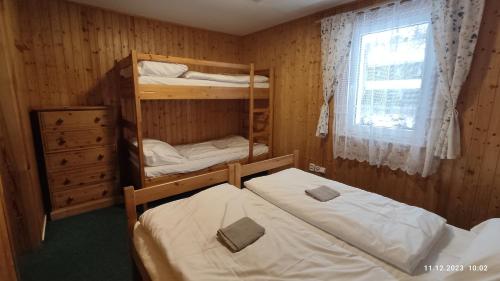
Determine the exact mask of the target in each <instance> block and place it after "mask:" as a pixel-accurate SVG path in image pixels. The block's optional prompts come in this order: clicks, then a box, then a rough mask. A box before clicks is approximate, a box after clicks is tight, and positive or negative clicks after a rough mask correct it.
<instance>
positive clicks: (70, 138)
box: [43, 128, 115, 152]
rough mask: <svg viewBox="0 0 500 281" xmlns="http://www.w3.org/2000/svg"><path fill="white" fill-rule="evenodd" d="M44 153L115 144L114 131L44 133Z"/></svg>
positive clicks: (105, 129)
mask: <svg viewBox="0 0 500 281" xmlns="http://www.w3.org/2000/svg"><path fill="white" fill-rule="evenodd" d="M43 139H44V145H45V151H46V152H52V151H59V150H66V149H77V148H87V147H92V146H101V145H109V144H113V143H114V142H115V137H114V129H109V128H99V129H92V130H90V129H89V130H78V131H54V132H45V134H44V136H43Z"/></svg>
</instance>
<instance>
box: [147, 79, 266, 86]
mask: <svg viewBox="0 0 500 281" xmlns="http://www.w3.org/2000/svg"><path fill="white" fill-rule="evenodd" d="M139 84H141V85H148V84H155V85H173V86H213V87H232V88H248V87H249V83H231V82H220V81H211V80H199V79H187V78H168V77H159V76H139ZM254 87H255V88H269V83H268V82H262V83H254Z"/></svg>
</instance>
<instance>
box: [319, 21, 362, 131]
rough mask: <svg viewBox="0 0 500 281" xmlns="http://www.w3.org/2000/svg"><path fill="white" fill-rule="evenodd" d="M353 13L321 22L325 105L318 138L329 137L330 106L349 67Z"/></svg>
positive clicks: (322, 109) (321, 115) (320, 119)
mask: <svg viewBox="0 0 500 281" xmlns="http://www.w3.org/2000/svg"><path fill="white" fill-rule="evenodd" d="M353 18H354V14H353V13H343V14H338V15H334V16H332V17H328V18H325V19H323V20H322V21H321V63H322V68H323V99H324V101H323V105H322V106H321V113H320V116H319V120H318V127H317V129H316V136H318V137H326V135H328V120H329V111H330V109H329V106H328V103H329V102H330V99H331V98H332V96H333V94H334V92H335V89H336V87H337V85H338V84H339V81H340V80H342V79H343V77H342V75H344V73H345V71H344V69H345V68H346V67H348V60H349V52H350V48H351V37H352V24H353Z"/></svg>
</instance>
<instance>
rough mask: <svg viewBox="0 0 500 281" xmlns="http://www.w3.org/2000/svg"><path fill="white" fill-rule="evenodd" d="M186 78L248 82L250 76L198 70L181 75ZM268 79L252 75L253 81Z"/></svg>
mask: <svg viewBox="0 0 500 281" xmlns="http://www.w3.org/2000/svg"><path fill="white" fill-rule="evenodd" d="M182 77H184V78H186V79H198V80H210V81H218V82H229V83H242V84H244V83H250V76H249V75H246V74H213V73H204V72H198V71H188V72H186V73H184V75H183V76H182ZM268 80H269V78H267V77H266V76H262V75H254V76H253V82H254V83H265V82H267V81H268Z"/></svg>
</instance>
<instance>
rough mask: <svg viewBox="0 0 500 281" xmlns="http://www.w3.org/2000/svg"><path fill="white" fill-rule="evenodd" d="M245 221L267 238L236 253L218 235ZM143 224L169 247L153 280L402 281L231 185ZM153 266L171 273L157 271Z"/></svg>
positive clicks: (159, 211)
mask: <svg viewBox="0 0 500 281" xmlns="http://www.w3.org/2000/svg"><path fill="white" fill-rule="evenodd" d="M243 216H248V217H250V218H252V219H253V220H255V221H256V222H257V223H258V224H260V225H262V226H263V227H264V228H265V234H264V235H263V236H262V237H260V238H259V239H258V240H257V241H256V242H254V243H253V244H251V245H249V246H248V247H246V248H245V249H243V250H241V251H239V252H237V253H231V252H230V251H229V250H228V249H227V248H225V247H224V246H223V245H222V244H221V243H220V242H218V241H217V239H216V235H215V234H216V231H217V229H219V228H221V227H225V226H227V225H229V224H231V223H233V222H234V221H236V220H238V219H240V218H241V217H243ZM139 227H140V228H142V229H143V230H145V231H144V232H143V233H145V234H146V235H149V241H150V242H152V245H154V247H155V248H156V249H161V250H159V253H157V256H163V259H162V260H156V259H155V258H151V257H149V258H145V259H144V263H145V267H146V268H147V270H148V272H152V273H150V274H151V275H152V276H151V277H153V278H152V279H153V280H169V279H163V276H162V275H160V276H155V273H161V274H163V273H165V274H166V275H167V276H168V275H170V276H168V277H174V276H175V277H177V278H178V279H179V280H193V281H194V280H204V281H210V280H214V281H215V280H217V281H224V280H227V281H229V280H231V281H233V280H247V281H260V280H262V281H264V280H290V281H302V280H317V281H329V280H355V281H362V280H363V281H364V280H366V281H368V280H387V281H390V280H395V279H393V278H391V276H390V275H389V274H388V273H387V272H385V270H383V269H382V268H381V266H378V265H375V264H374V263H373V262H371V261H369V260H367V259H365V258H363V257H361V256H356V255H353V254H352V253H351V252H350V251H348V250H346V249H343V248H341V247H339V246H336V245H334V244H332V243H331V242H330V241H328V240H326V239H324V238H323V237H321V236H319V235H315V234H314V233H312V232H311V231H309V230H308V229H307V228H305V227H304V226H303V225H302V222H301V221H300V220H299V219H297V218H295V217H293V216H290V215H289V214H287V213H286V212H284V211H283V210H281V209H279V208H277V207H276V206H274V205H272V204H270V203H268V202H266V201H265V200H263V199H261V198H259V197H258V196H257V195H255V194H253V193H252V192H250V191H248V190H240V189H237V188H235V187H234V186H231V185H229V184H222V185H219V186H216V187H213V188H210V189H208V190H205V191H202V192H200V193H198V194H196V195H194V196H192V197H190V198H187V199H184V200H179V201H175V202H171V203H168V204H164V205H161V206H159V207H156V208H153V209H150V210H148V211H147V212H145V213H144V214H143V215H142V216H141V217H140V225H138V226H137V228H136V232H135V233H136V234H138V233H140V232H139V231H137V230H138V229H140V228H139ZM139 235H140V234H138V235H137V236H139ZM145 237H148V236H145ZM143 238H144V235H143ZM140 239H141V238H135V239H134V240H135V241H136V242H134V243H135V244H136V246H137V248H140V247H141V243H140V242H138V241H139V240H140ZM147 239H148V238H145V239H143V241H146V240H147ZM142 246H143V245H142ZM138 251H139V253H140V255H143V254H145V253H146V252H145V251H144V249H139V250H138ZM149 253H150V254H152V253H153V252H149ZM152 261H153V263H154V264H156V265H157V266H159V267H164V268H165V267H166V268H167V270H164V269H163V268H156V267H155V265H153V264H151V263H150V262H152ZM165 261H168V262H166V263H165ZM157 262H160V263H159V264H158V263H157ZM155 268H156V269H155ZM169 269H171V270H169ZM166 271H169V272H166ZM171 273H173V274H171ZM171 275H174V276H171Z"/></svg>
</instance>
